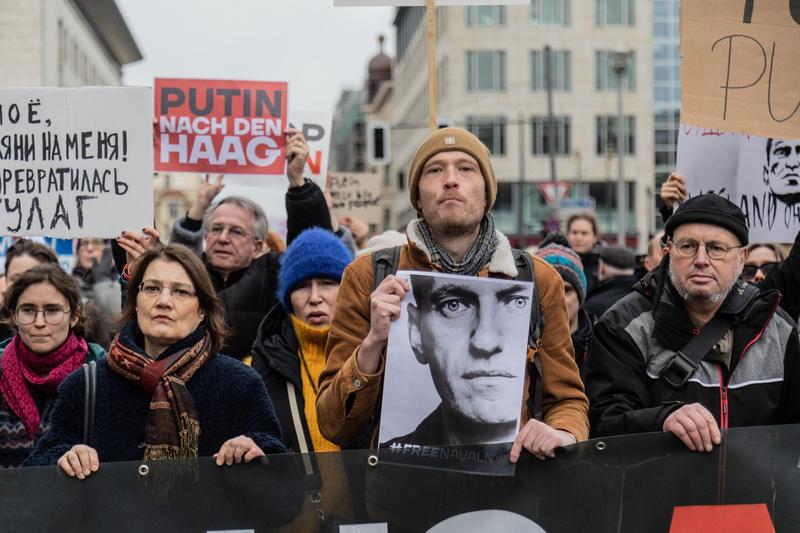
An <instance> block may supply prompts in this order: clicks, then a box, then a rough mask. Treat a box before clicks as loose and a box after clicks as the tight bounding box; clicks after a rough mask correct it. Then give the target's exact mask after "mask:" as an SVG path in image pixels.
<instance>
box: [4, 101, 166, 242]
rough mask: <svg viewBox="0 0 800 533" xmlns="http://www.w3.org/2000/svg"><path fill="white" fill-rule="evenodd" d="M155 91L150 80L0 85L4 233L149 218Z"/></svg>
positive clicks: (115, 228)
mask: <svg viewBox="0 0 800 533" xmlns="http://www.w3.org/2000/svg"><path fill="white" fill-rule="evenodd" d="M151 98H152V97H151V91H150V89H149V88H146V87H142V88H138V87H113V88H106V87H103V88H100V87H89V88H80V89H33V88H31V89H27V88H26V89H2V90H0V234H4V235H19V236H33V235H50V236H57V237H114V236H117V235H119V233H120V231H122V230H123V229H130V228H141V227H143V226H149V225H151V224H152V223H153V179H152V176H153V143H152V133H151V126H150V119H149V117H150V109H152V103H151Z"/></svg>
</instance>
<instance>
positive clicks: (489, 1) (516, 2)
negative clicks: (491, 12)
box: [333, 0, 530, 7]
mask: <svg viewBox="0 0 800 533" xmlns="http://www.w3.org/2000/svg"><path fill="white" fill-rule="evenodd" d="M434 3H435V4H436V5H437V6H524V5H528V4H529V3H530V0H434ZM424 5H427V2H426V0H333V7H353V6H358V7H385V6H424Z"/></svg>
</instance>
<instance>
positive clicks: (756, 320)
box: [586, 194, 800, 451]
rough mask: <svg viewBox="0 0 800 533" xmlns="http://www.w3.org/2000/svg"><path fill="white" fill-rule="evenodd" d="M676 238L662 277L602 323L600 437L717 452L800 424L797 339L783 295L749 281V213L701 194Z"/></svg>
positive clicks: (640, 287) (591, 391)
mask: <svg viewBox="0 0 800 533" xmlns="http://www.w3.org/2000/svg"><path fill="white" fill-rule="evenodd" d="M665 233H666V236H667V238H668V244H667V250H666V254H667V255H666V256H665V258H664V260H662V262H661V264H660V265H659V267H658V268H656V269H654V270H653V271H651V272H650V273H648V274H647V275H646V276H645V277H644V278H643V279H642V280H641V281H640V282H639V283H638V284H637V285H636V287H635V289H634V292H633V293H631V294H629V295H628V296H626V297H625V298H623V299H622V300H620V301H618V302H617V303H616V304H615V305H614V306H613V307H612V308H611V309H610V310H609V311H608V312H607V313H606V314H605V315H604V316H603V317H602V318H601V319H600V320H599V321H598V323H597V324H596V325H595V329H594V338H593V341H592V346H591V349H590V354H589V361H588V372H587V377H586V387H587V392H588V395H589V400H590V405H591V408H590V413H589V418H590V422H591V428H592V435H593V436H596V437H601V436H609V435H619V434H625V433H642V432H649V431H667V432H670V433H673V434H674V435H675V436H676V437H678V438H679V439H680V440H681V441H682V442H683V443H684V444H685V445H686V446H687V447H688V448H689V449H690V450H693V451H711V450H712V449H713V447H714V445H716V444H719V443H720V442H721V434H720V429H727V428H729V427H737V426H758V425H768V424H787V423H796V422H799V421H800V362H799V361H798V357H800V341H799V340H798V334H797V329H796V327H795V324H794V321H793V320H792V318H791V317H790V316H789V315H788V314H787V313H786V312H784V311H783V310H782V309H781V308H779V307H778V303H779V301H780V299H781V296H780V293H779V291H777V290H760V289H758V288H757V287H755V286H753V285H750V284H748V283H745V282H744V281H742V280H741V279H740V275H741V273H742V270H743V268H744V264H745V247H746V246H747V244H748V229H747V225H746V223H745V217H744V214H743V213H742V211H741V210H740V209H739V208H738V207H737V206H736V205H734V204H733V203H731V202H730V201H728V200H726V199H725V198H723V197H721V196H717V195H714V194H704V195H701V196H695V197H692V198H689V199H688V200H686V201H685V202H684V203H683V204H681V206H680V207H679V208H678V209H677V210H676V211H675V213H674V214H673V215H672V216H671V217H669V219H668V220H667V224H666V227H665ZM706 327H708V329H706V331H705V333H704V329H705V328H706ZM711 330H716V331H718V332H719V333H718V334H716V333H715V334H712V333H710V331H711ZM698 336H700V338H701V339H704V340H707V341H710V343H709V345H710V346H711V348H710V349H708V350H707V351H706V350H704V349H695V350H686V351H687V352H691V351H695V352H697V353H698V354H699V355H700V358H698V359H699V360H693V359H694V358H693V357H689V356H686V355H684V354H683V350H684V349H685V347H686V346H687V344H688V343H689V342H690V340H692V339H694V338H695V337H698ZM698 344H699V343H698V342H697V340H695V341H694V345H695V347H696V346H697V345H698ZM690 363H694V364H690Z"/></svg>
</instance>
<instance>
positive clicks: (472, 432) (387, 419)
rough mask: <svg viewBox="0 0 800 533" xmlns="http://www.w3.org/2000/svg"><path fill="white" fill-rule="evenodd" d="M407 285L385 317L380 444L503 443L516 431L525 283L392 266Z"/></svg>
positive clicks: (527, 297) (527, 307) (527, 309)
mask: <svg viewBox="0 0 800 533" xmlns="http://www.w3.org/2000/svg"><path fill="white" fill-rule="evenodd" d="M398 275H401V276H403V277H405V278H406V279H408V280H409V281H410V283H411V287H412V291H411V292H410V293H408V294H407V295H406V298H405V299H404V302H403V309H402V312H401V317H400V319H398V320H397V321H395V322H394V323H393V324H392V329H391V331H390V335H389V347H388V351H387V360H386V374H385V382H384V395H383V406H382V414H381V427H380V442H381V443H390V444H391V443H395V444H396V443H411V444H421V445H460V444H486V443H499V442H510V441H512V440H513V439H514V437H515V435H516V432H517V430H518V424H519V416H520V408H521V404H522V387H523V383H524V378H525V364H526V354H527V342H528V334H529V332H528V328H529V322H530V315H531V296H532V284H531V283H525V282H517V281H513V280H497V279H487V278H477V277H468V276H457V275H448V274H438V273H429V272H426V273H419V272H411V273H406V272H400V273H398Z"/></svg>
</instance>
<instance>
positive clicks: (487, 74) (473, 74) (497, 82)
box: [467, 50, 506, 91]
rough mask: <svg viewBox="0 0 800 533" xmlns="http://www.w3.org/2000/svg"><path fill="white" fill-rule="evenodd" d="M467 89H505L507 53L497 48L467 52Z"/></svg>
mask: <svg viewBox="0 0 800 533" xmlns="http://www.w3.org/2000/svg"><path fill="white" fill-rule="evenodd" d="M467 90H468V91H505V90H506V53H505V52H503V51H495V50H482V51H473V52H467Z"/></svg>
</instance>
